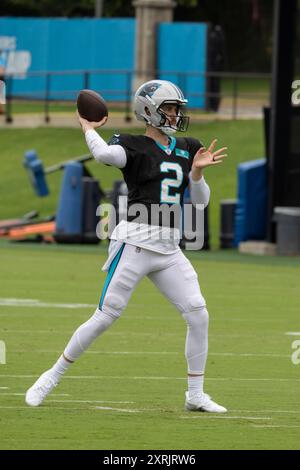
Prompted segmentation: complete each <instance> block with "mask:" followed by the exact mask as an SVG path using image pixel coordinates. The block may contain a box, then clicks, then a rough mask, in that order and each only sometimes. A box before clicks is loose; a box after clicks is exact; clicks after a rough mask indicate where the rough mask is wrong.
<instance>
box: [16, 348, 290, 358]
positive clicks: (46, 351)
mask: <svg viewBox="0 0 300 470" xmlns="http://www.w3.org/2000/svg"><path fill="white" fill-rule="evenodd" d="M10 352H11V353H18V354H20V353H22V354H26V353H29V354H32V353H34V354H59V353H60V351H59V350H54V349H34V350H33V349H31V350H30V351H26V350H24V349H13V350H11V351H10ZM85 354H103V355H120V356H122V355H124V356H126V355H144V356H156V355H171V356H178V355H181V354H182V353H181V352H178V351H101V350H100V351H99V350H98V351H85ZM209 356H221V357H269V358H274V357H276V358H290V355H289V354H272V353H233V352H222V353H218V352H215V353H214V352H211V353H209Z"/></svg>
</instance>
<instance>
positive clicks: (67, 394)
mask: <svg viewBox="0 0 300 470" xmlns="http://www.w3.org/2000/svg"><path fill="white" fill-rule="evenodd" d="M2 396H12V397H24V396H25V392H23V393H6V392H5V393H2V392H0V397H2ZM52 396H55V397H69V396H70V394H69V393H54V394H53V395H52Z"/></svg>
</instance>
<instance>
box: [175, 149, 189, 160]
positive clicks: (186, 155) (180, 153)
mask: <svg viewBox="0 0 300 470" xmlns="http://www.w3.org/2000/svg"><path fill="white" fill-rule="evenodd" d="M175 153H176V155H177V157H183V158H190V152H188V151H187V150H181V149H175Z"/></svg>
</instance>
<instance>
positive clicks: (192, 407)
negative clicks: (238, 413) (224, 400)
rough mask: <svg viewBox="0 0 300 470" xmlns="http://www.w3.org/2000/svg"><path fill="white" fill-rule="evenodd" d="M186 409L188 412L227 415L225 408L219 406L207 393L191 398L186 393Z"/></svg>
mask: <svg viewBox="0 0 300 470" xmlns="http://www.w3.org/2000/svg"><path fill="white" fill-rule="evenodd" d="M185 409H186V410H187V411H206V412H207V413H227V410H226V408H224V406H221V405H218V404H217V403H215V402H214V401H212V399H211V398H210V396H209V395H207V394H206V393H197V394H195V395H192V396H190V395H189V392H185Z"/></svg>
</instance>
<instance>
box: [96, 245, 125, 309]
mask: <svg viewBox="0 0 300 470" xmlns="http://www.w3.org/2000/svg"><path fill="white" fill-rule="evenodd" d="M124 247H125V243H123V245H122V246H121V248H120V249H119V251H118V253H117V254H116V256H115V257H114V259H113V260H112V263H111V265H110V267H109V270H108V273H107V276H106V279H105V283H104V286H103V289H102V293H101V298H100V302H99V309H100V310H101V308H102V305H103V302H104V297H105V294H106V292H107V289H108V286H109V284H110V281H111V280H112V277H113V275H114V272H115V270H116V269H117V266H118V263H119V261H120V258H121V255H122V253H123V250H124Z"/></svg>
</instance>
